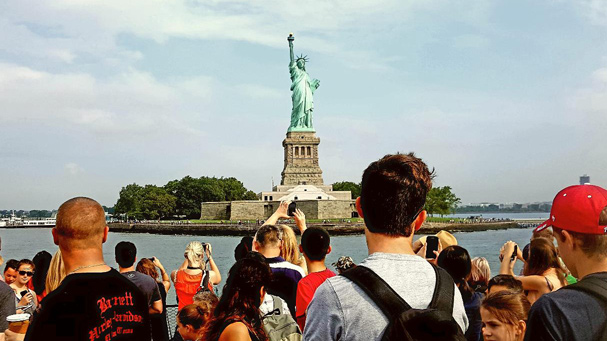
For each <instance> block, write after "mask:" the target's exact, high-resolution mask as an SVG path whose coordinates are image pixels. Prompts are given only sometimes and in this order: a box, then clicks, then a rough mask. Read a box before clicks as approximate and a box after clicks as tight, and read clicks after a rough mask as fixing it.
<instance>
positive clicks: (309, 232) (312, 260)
mask: <svg viewBox="0 0 607 341" xmlns="http://www.w3.org/2000/svg"><path fill="white" fill-rule="evenodd" d="M299 249H300V250H301V252H302V253H303V254H304V258H305V259H306V264H307V266H308V275H307V276H306V277H304V278H302V279H301V280H300V281H299V283H298V285H297V297H296V306H297V309H296V314H297V324H298V325H299V328H301V330H302V331H303V330H304V326H305V324H306V310H307V309H308V305H309V304H310V301H311V300H312V297H314V293H315V292H316V289H317V288H318V287H319V286H320V285H321V284H322V283H323V282H324V281H325V280H326V279H327V278H330V277H333V276H335V273H333V271H331V270H329V269H327V266H326V265H325V258H326V257H327V254H329V253H330V252H331V239H330V237H329V233H328V232H327V231H326V230H325V229H323V228H322V227H310V228H308V229H306V230H305V232H304V233H303V235H302V236H301V246H300V247H299Z"/></svg>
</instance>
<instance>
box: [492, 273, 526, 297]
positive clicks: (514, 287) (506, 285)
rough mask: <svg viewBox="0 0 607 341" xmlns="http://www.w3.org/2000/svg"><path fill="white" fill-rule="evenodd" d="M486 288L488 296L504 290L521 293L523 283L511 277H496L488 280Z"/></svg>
mask: <svg viewBox="0 0 607 341" xmlns="http://www.w3.org/2000/svg"><path fill="white" fill-rule="evenodd" d="M487 286H488V289H487V291H488V293H489V294H493V293H496V292H499V291H504V290H509V291H514V292H523V283H521V281H519V280H518V279H516V278H514V276H511V275H497V276H495V277H493V278H492V279H491V280H489V284H488V285H487Z"/></svg>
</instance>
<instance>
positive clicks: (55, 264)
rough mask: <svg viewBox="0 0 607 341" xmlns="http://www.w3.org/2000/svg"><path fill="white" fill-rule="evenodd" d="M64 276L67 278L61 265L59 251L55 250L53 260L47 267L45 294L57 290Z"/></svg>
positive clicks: (61, 259)
mask: <svg viewBox="0 0 607 341" xmlns="http://www.w3.org/2000/svg"><path fill="white" fill-rule="evenodd" d="M65 276H67V274H66V273H65V266H64V265H63V257H61V250H57V252H55V254H54V255H53V258H51V264H50V265H49V266H48V273H47V274H46V285H45V291H46V294H47V295H48V294H49V293H50V292H51V291H53V290H55V289H57V288H58V287H59V285H60V284H61V281H63V279H64V278H65Z"/></svg>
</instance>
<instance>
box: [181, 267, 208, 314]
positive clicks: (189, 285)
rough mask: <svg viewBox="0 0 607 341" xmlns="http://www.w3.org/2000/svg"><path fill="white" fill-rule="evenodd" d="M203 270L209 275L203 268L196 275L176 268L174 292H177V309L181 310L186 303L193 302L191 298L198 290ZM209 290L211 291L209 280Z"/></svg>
mask: <svg viewBox="0 0 607 341" xmlns="http://www.w3.org/2000/svg"><path fill="white" fill-rule="evenodd" d="M204 272H206V273H207V276H209V272H208V271H207V270H204V271H203V272H201V273H199V274H197V275H189V274H187V273H186V272H185V271H183V270H177V273H176V274H175V292H176V293H177V301H178V302H177V303H178V306H177V309H178V310H181V309H182V308H183V307H185V306H186V305H188V304H192V303H194V301H193V300H192V298H193V297H194V295H195V294H196V293H197V292H198V288H199V287H200V281H202V274H203V273H204ZM209 290H211V291H213V285H212V284H211V281H209Z"/></svg>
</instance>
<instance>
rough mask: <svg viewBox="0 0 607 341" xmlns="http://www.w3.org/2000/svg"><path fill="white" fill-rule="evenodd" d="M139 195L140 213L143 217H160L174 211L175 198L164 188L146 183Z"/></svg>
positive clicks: (164, 216) (167, 215) (169, 214)
mask: <svg viewBox="0 0 607 341" xmlns="http://www.w3.org/2000/svg"><path fill="white" fill-rule="evenodd" d="M142 194H143V195H142V197H141V213H142V215H143V217H144V218H145V219H162V218H166V217H169V216H171V215H173V214H174V213H175V207H176V203H177V198H175V197H174V196H173V195H171V194H169V193H168V192H167V190H166V189H164V188H162V187H157V186H154V185H146V186H145V187H144V188H143V193H142Z"/></svg>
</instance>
